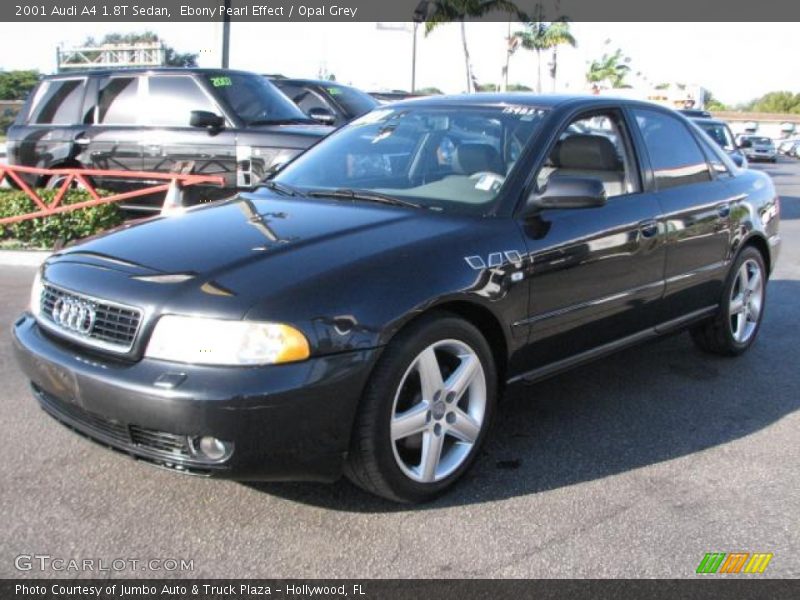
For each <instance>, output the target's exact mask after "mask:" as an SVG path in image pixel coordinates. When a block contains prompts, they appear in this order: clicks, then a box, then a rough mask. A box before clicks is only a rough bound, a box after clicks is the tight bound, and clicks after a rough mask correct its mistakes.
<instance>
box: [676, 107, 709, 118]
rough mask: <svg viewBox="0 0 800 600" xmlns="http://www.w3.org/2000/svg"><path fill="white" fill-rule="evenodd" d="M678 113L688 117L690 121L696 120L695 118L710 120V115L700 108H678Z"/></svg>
mask: <svg viewBox="0 0 800 600" xmlns="http://www.w3.org/2000/svg"><path fill="white" fill-rule="evenodd" d="M678 112H679V113H681V114H682V115H683V116H684V117H689V118H690V119H697V118H704V119H710V118H712V117H711V113H710V112H708V111H707V110H704V109H702V108H679V109H678Z"/></svg>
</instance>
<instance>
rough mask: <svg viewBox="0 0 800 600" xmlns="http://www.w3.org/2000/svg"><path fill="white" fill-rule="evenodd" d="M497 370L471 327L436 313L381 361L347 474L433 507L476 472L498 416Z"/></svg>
mask: <svg viewBox="0 0 800 600" xmlns="http://www.w3.org/2000/svg"><path fill="white" fill-rule="evenodd" d="M497 387H498V386H497V371H496V368H495V364H494V360H493V357H492V351H491V348H490V347H489V344H488V342H487V341H486V339H485V338H484V337H483V336H482V335H481V333H480V331H478V329H477V328H476V327H475V326H473V325H472V324H470V323H468V322H466V321H464V320H462V319H460V318H458V317H456V316H454V315H452V314H450V313H444V312H439V313H432V314H431V315H429V316H426V317H423V318H422V319H420V320H419V321H417V322H416V323H413V324H412V325H411V326H409V327H408V328H407V329H405V330H403V331H401V332H400V333H399V334H398V335H397V336H396V337H395V338H394V339H393V340H392V341H391V342H390V344H389V346H388V347H387V348H386V350H385V351H384V353H383V356H381V358H380V361H379V362H378V364H377V366H376V367H375V370H374V372H373V374H372V376H371V378H370V381H369V383H368V385H367V387H366V391H365V393H364V397H363V398H362V401H361V405H360V407H359V413H358V415H357V417H356V423H355V427H354V430H353V438H352V443H351V448H350V453H349V456H348V460H347V463H346V465H345V475H346V476H347V477H348V479H350V480H351V481H352V482H353V483H355V484H356V485H357V486H359V487H361V488H362V489H364V490H366V491H368V492H371V493H373V494H376V495H378V496H382V497H384V498H388V499H390V500H394V501H397V502H423V501H426V500H431V499H432V498H434V497H436V496H437V495H439V494H441V493H442V492H444V491H445V490H446V489H447V488H449V487H450V486H452V485H453V484H454V483H455V482H456V481H457V480H458V479H459V478H460V477H461V476H462V475H463V474H464V473H465V472H466V471H467V470H468V469H469V467H470V466H471V465H472V463H473V462H474V460H475V457H476V456H477V454H478V451H479V449H480V447H481V445H482V444H483V442H484V440H485V438H486V435H487V431H488V430H489V427H490V424H491V421H492V418H493V416H494V410H495V405H496V401H497Z"/></svg>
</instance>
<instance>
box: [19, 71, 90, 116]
mask: <svg viewBox="0 0 800 600" xmlns="http://www.w3.org/2000/svg"><path fill="white" fill-rule="evenodd" d="M83 91H84V80H83V79H58V80H52V81H46V82H44V83H42V86H41V87H40V88H39V89H38V90H37V91H36V96H35V98H34V105H33V107H32V108H31V117H30V122H31V123H36V124H40V125H44V124H50V125H74V124H76V123H78V122H79V116H78V115H79V112H80V108H81V104H82V103H83Z"/></svg>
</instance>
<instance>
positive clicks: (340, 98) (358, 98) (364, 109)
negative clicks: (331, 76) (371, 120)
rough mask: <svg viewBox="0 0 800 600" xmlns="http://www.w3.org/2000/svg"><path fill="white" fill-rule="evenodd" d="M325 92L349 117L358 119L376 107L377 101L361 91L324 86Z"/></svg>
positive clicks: (337, 86) (340, 86) (331, 85)
mask: <svg viewBox="0 0 800 600" xmlns="http://www.w3.org/2000/svg"><path fill="white" fill-rule="evenodd" d="M323 87H324V89H325V92H326V93H327V94H328V95H329V96H330V97H331V98H333V101H334V102H336V103H337V104H339V105H340V106H341V107H342V108H343V109H344V110H345V112H347V113H348V114H349V115H352V116H355V117H359V116H361V115H363V114H364V113H368V112H369V111H371V110H372V109H373V108H375V107H376V106H378V101H377V100H375V98H373V97H372V96H370V95H369V94H367V93H366V92H362V91H361V90H357V89H355V88H351V87H345V86H342V85H334V84H330V85H325V86H323Z"/></svg>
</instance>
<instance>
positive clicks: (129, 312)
mask: <svg viewBox="0 0 800 600" xmlns="http://www.w3.org/2000/svg"><path fill="white" fill-rule="evenodd" d="M59 301H62V306H63V303H64V302H66V303H70V304H73V305H80V306H83V307H86V308H87V309H88V310H91V311H93V313H94V319H93V320H90V319H89V318H88V317H87V318H85V319H84V320H83V321H79V322H73V323H72V324H65V323H60V322H59V321H58V320H57V319H55V318H54V315H53V309H54V307H55V306H56V303H58V302H59ZM41 314H42V316H43V317H44V318H45V319H46V320H47V321H46V322H47V324H48V325H49V326H50V328H51V329H53V330H54V331H56V332H58V333H60V334H61V335H64V336H66V337H69V338H71V339H73V340H76V341H78V342H80V343H84V344H87V345H89V346H96V347H99V348H103V349H106V350H112V351H115V352H128V351H129V350H130V349H131V347H132V346H133V342H134V340H135V339H136V333H137V331H138V330H139V324H140V323H141V320H142V311H141V310H139V309H138V308H133V307H128V306H123V305H120V304H116V303H112V302H108V301H104V300H99V299H97V298H91V297H89V296H84V295H82V294H76V293H74V292H68V291H66V290H63V289H61V288H58V287H55V286H52V285H49V284H45V285H44V287H43V290H42V298H41Z"/></svg>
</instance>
